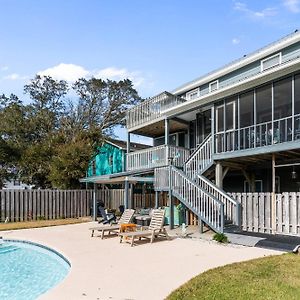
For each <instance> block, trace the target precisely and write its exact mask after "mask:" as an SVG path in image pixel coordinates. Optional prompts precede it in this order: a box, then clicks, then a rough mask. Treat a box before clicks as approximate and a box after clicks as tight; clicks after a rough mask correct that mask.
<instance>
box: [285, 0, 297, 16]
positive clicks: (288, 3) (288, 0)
mask: <svg viewBox="0 0 300 300" xmlns="http://www.w3.org/2000/svg"><path fill="white" fill-rule="evenodd" d="M283 5H284V6H285V7H286V8H287V9H288V10H289V11H290V12H292V13H299V12H300V1H299V0H283Z"/></svg>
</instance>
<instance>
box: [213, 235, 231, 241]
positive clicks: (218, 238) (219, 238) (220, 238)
mask: <svg viewBox="0 0 300 300" xmlns="http://www.w3.org/2000/svg"><path fill="white" fill-rule="evenodd" d="M213 239H214V240H215V241H217V242H218V243H228V238H227V236H226V235H225V234H224V233H216V234H215V235H214V236H213Z"/></svg>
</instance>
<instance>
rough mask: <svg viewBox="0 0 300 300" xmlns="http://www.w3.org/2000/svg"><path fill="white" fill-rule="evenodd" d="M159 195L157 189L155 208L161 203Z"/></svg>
mask: <svg viewBox="0 0 300 300" xmlns="http://www.w3.org/2000/svg"><path fill="white" fill-rule="evenodd" d="M158 197H159V194H158V191H155V205H154V207H155V208H158V205H159V204H158Z"/></svg>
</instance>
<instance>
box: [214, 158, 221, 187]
mask: <svg viewBox="0 0 300 300" xmlns="http://www.w3.org/2000/svg"><path fill="white" fill-rule="evenodd" d="M215 172H216V186H217V187H219V188H220V189H222V188H223V167H222V165H221V163H220V162H217V164H216V171H215Z"/></svg>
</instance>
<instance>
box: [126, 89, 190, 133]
mask: <svg viewBox="0 0 300 300" xmlns="http://www.w3.org/2000/svg"><path fill="white" fill-rule="evenodd" d="M185 101H186V100H185V99H183V98H181V97H178V96H175V95H172V94H170V93H168V92H163V93H161V94H159V95H157V96H154V97H152V98H150V99H148V100H146V101H143V102H142V103H140V104H139V105H137V106H135V107H133V108H131V109H130V110H128V111H127V115H126V127H127V129H128V131H130V132H133V131H135V130H136V129H139V128H141V127H143V126H147V125H150V124H153V123H156V122H159V121H162V120H163V118H164V111H165V110H167V109H170V108H172V107H174V106H176V105H178V104H181V103H183V102H185Z"/></svg>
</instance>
